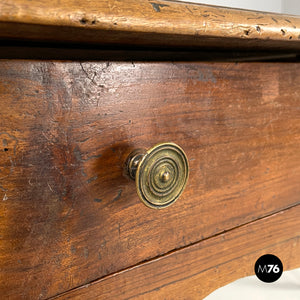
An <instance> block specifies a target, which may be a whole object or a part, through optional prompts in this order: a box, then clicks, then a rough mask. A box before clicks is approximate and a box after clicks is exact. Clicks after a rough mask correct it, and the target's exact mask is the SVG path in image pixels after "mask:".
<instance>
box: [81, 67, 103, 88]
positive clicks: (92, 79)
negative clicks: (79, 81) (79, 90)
mask: <svg viewBox="0 0 300 300" xmlns="http://www.w3.org/2000/svg"><path fill="white" fill-rule="evenodd" d="M79 64H80V67H81V69H82V71H83V73H84V74H85V75H86V77H87V78H88V79H89V80H90V81H91V82H92V83H93V84H94V85H96V86H98V84H97V83H96V82H95V81H94V78H95V76H96V72H95V73H94V74H93V77H92V78H91V77H90V75H89V74H88V72H87V71H86V70H85V69H84V67H83V65H82V63H81V62H80V63H79Z"/></svg>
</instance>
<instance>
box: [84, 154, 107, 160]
mask: <svg viewBox="0 0 300 300" xmlns="http://www.w3.org/2000/svg"><path fill="white" fill-rule="evenodd" d="M101 156H102V154H99V155H92V156H89V157H88V158H83V159H82V160H83V161H88V160H91V159H93V158H99V157H101Z"/></svg>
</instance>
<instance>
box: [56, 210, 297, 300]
mask: <svg viewBox="0 0 300 300" xmlns="http://www.w3.org/2000/svg"><path fill="white" fill-rule="evenodd" d="M299 216H300V206H297V207H294V208H292V209H289V210H287V211H284V212H280V213H278V214H277V215H273V216H271V217H269V218H265V219H263V220H259V221H255V222H253V223H251V224H248V225H246V226H242V227H240V228H236V229H234V230H232V231H230V232H227V233H224V234H221V235H219V236H216V237H213V238H210V239H208V240H205V241H202V242H200V243H197V244H195V245H193V246H190V247H187V248H185V249H182V250H178V251H175V252H173V253H171V254H168V255H166V256H164V257H161V258H158V259H156V260H154V261H150V262H147V263H144V264H142V265H140V266H136V267H134V268H130V269H128V270H125V271H123V272H120V273H117V274H114V275H113V276H108V277H107V278H104V279H102V280H99V281H97V282H94V283H92V284H90V285H86V286H84V287H81V288H79V289H76V290H73V291H70V292H68V293H66V294H64V295H62V296H60V297H55V299H60V300H63V299H75V300H76V299H86V300H88V299H203V298H204V297H206V296H207V295H208V294H210V293H211V292H213V291H214V290H215V289H217V288H219V287H221V286H223V285H225V284H228V283H230V282H232V281H234V280H236V279H239V278H242V277H245V276H249V275H253V274H254V264H255V262H256V260H257V259H258V258H259V257H260V256H262V255H264V254H270V253H271V254H274V255H276V256H277V257H279V258H280V260H281V261H282V263H283V266H284V267H283V268H284V270H288V269H290V268H297V267H300V218H299ZM257 280H258V281H259V279H257ZM279 280H280V279H279Z"/></svg>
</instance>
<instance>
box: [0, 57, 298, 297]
mask: <svg viewBox="0 0 300 300" xmlns="http://www.w3.org/2000/svg"><path fill="white" fill-rule="evenodd" d="M299 85H300V69H299V65H298V64H295V63H286V64H276V63H265V64H260V63H251V64H250V63H245V64H233V63H124V62H98V63H97V62H93V63H92V62H82V63H79V62H66V61H65V62H55V61H53V62H52V61H47V62H46V61H18V60H16V61H5V60H2V61H1V62H0V125H1V129H0V133H1V136H0V142H1V146H2V148H1V151H0V171H1V173H0V199H1V204H0V231H1V233H0V235H1V243H0V257H1V260H0V270H1V275H0V276H1V280H0V293H1V295H2V297H4V298H5V297H10V299H22V298H27V299H34V298H47V297H50V296H54V295H56V294H59V293H62V292H64V291H66V290H69V289H72V288H75V287H78V286H81V285H83V284H86V283H89V282H91V281H94V280H96V279H99V278H101V277H103V276H105V275H108V274H111V273H113V272H117V271H118V270H121V269H124V268H127V267H130V266H133V265H135V264H138V263H141V262H142V261H144V260H149V259H152V258H154V257H157V256H161V255H163V254H165V253H167V252H169V251H172V250H174V249H179V248H181V247H185V246H188V245H190V244H191V243H195V242H198V241H200V240H202V239H205V238H208V237H210V236H212V235H215V234H219V233H221V232H222V231H224V230H229V229H231V228H234V227H236V226H239V225H241V224H245V223H247V222H251V221H253V220H255V219H257V218H261V217H264V216H266V215H269V214H272V213H275V212H277V211H280V210H282V209H284V208H287V207H290V206H293V205H297V204H299V203H300V186H299V178H300V161H299V160H300V155H299V149H300V122H299V118H300V110H299ZM163 141H172V142H175V143H177V144H178V145H180V146H181V147H182V148H183V149H184V150H185V152H186V154H187V156H188V158H189V165H190V177H189V182H188V185H187V187H186V190H185V192H184V193H183V195H182V196H181V197H180V199H179V200H178V201H177V202H176V203H175V204H174V205H173V206H171V207H170V208H168V209H165V210H162V211H154V210H151V209H149V208H147V207H144V205H143V204H141V203H140V202H139V200H138V197H137V195H136V191H135V184H134V182H131V181H129V180H128V179H127V178H125V177H124V176H123V170H122V168H123V162H124V161H125V158H126V157H127V155H128V154H129V152H131V150H132V149H134V148H140V147H142V148H149V147H151V146H153V145H154V144H156V143H159V142H163ZM270 234H272V232H270Z"/></svg>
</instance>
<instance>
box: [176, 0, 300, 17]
mask: <svg viewBox="0 0 300 300" xmlns="http://www.w3.org/2000/svg"><path fill="white" fill-rule="evenodd" d="M180 1H183V0H180ZM186 1H187V2H194V3H202V4H210V5H218V6H225V7H234V8H243V9H252V10H260V11H269V12H275V13H285V14H292V15H300V0H186Z"/></svg>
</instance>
